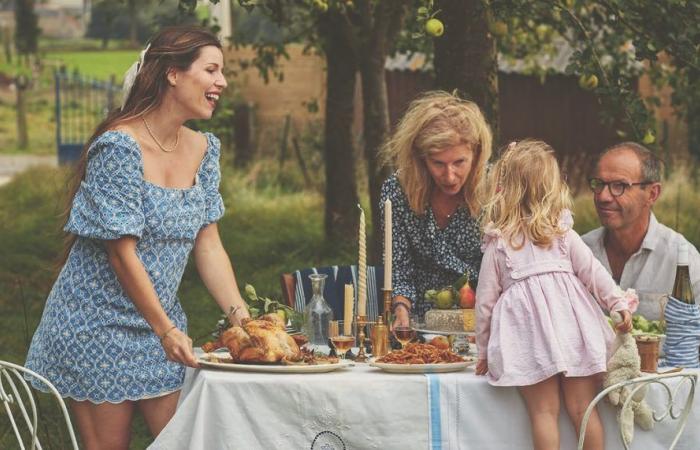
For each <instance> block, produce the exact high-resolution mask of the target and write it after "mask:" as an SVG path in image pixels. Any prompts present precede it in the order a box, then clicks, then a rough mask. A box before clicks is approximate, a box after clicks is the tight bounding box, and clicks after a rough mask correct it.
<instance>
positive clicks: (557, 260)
mask: <svg viewBox="0 0 700 450" xmlns="http://www.w3.org/2000/svg"><path fill="white" fill-rule="evenodd" d="M572 225H573V219H572V217H571V213H570V212H569V211H565V212H564V213H562V220H561V226H562V227H563V228H564V229H566V230H567V232H566V234H564V235H563V236H561V237H558V238H556V239H555V240H554V241H553V242H552V245H551V246H550V248H542V247H538V246H536V245H534V244H533V243H532V242H530V241H529V240H528V241H527V242H526V243H525V245H524V246H523V247H522V248H521V249H520V250H514V249H513V248H512V247H511V246H510V245H508V242H507V240H506V239H505V238H503V237H502V236H501V233H500V231H499V230H496V229H493V228H490V227H487V228H486V230H485V236H484V244H483V246H482V251H483V252H484V258H483V260H482V263H481V272H480V273H479V285H478V287H477V290H476V314H477V327H476V333H477V336H476V342H477V347H478V350H479V359H488V368H489V372H488V379H489V383H490V384H492V385H494V386H527V385H531V384H535V383H538V382H540V381H543V380H545V379H547V378H549V377H551V376H552V375H555V374H557V373H563V374H564V375H565V376H568V377H582V376H588V375H593V374H595V373H599V372H605V371H606V362H607V359H608V350H609V347H610V345H611V344H612V341H613V339H614V337H615V334H614V332H613V330H612V328H611V327H610V326H609V325H608V321H607V319H606V317H605V315H604V314H603V311H602V310H601V308H600V307H599V306H598V305H597V304H596V300H597V301H598V303H599V304H600V306H601V307H603V308H604V309H606V310H609V311H619V310H623V309H628V310H630V311H631V312H633V311H634V310H635V309H636V308H637V304H638V300H637V297H636V295H635V293H634V291H633V290H628V291H627V292H622V290H621V289H620V288H619V287H617V285H616V284H615V282H614V281H613V279H612V277H611V276H610V274H609V273H608V272H607V271H606V270H605V268H604V267H603V266H602V265H601V264H600V262H598V260H597V259H596V258H595V257H594V256H593V253H591V251H590V249H589V248H588V246H586V244H584V242H583V241H582V240H581V237H580V236H579V235H578V234H576V232H575V231H573V230H572V229H571V226H572ZM516 242H517V240H516ZM591 294H593V295H591ZM594 297H595V299H594Z"/></svg>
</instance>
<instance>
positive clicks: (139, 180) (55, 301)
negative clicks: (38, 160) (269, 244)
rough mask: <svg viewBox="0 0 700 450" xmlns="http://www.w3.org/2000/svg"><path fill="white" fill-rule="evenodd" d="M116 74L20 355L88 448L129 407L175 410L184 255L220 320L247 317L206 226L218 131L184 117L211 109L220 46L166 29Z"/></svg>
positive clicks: (125, 433) (148, 412)
mask: <svg viewBox="0 0 700 450" xmlns="http://www.w3.org/2000/svg"><path fill="white" fill-rule="evenodd" d="M125 79H126V81H125V93H124V104H123V105H122V107H121V108H120V109H118V110H115V111H113V112H111V113H110V115H109V116H108V117H107V119H106V120H105V121H104V122H102V123H101V124H100V125H99V126H98V127H97V130H96V132H95V134H94V135H93V136H92V138H91V139H90V140H89V142H88V144H87V145H86V151H85V152H84V154H83V156H82V158H81V161H80V162H79V164H78V167H77V171H78V172H77V174H76V179H77V180H78V181H79V182H78V183H77V185H76V188H75V189H74V191H73V196H72V197H71V202H70V212H69V217H68V220H67V223H66V226H65V231H67V232H68V233H70V236H71V239H70V242H69V245H68V253H67V259H66V262H65V265H64V266H63V268H62V270H61V272H60V274H59V276H58V279H57V280H56V283H55V284H54V286H53V288H52V290H51V293H50V294H49V297H48V299H47V302H46V306H45V309H44V313H43V316H42V320H41V323H40V324H39V327H38V329H37V330H36V333H35V335H34V338H33V339H32V344H31V347H30V349H29V355H28V356H27V362H26V366H27V367H28V368H30V369H32V370H34V371H36V372H38V373H39V374H41V375H43V376H45V377H46V378H48V379H49V380H50V381H51V382H52V383H53V384H54V385H55V386H56V388H57V389H58V391H59V392H60V393H61V395H62V396H64V397H68V398H70V399H71V407H72V410H73V414H74V417H75V419H76V421H77V425H78V428H79V431H80V434H81V437H82V440H83V444H84V445H85V447H86V448H88V449H92V448H100V449H102V448H128V445H129V437H130V423H131V419H132V416H133V413H134V411H135V409H136V408H138V409H139V410H140V411H141V412H142V414H143V415H144V418H145V420H146V423H147V425H148V426H149V428H150V430H151V432H152V434H153V435H154V436H155V435H157V434H158V433H159V432H160V430H161V429H162V428H163V427H164V426H165V425H166V423H167V422H168V421H169V419H170V417H172V415H173V413H174V411H175V406H176V404H177V400H178V395H179V390H180V388H181V386H182V382H183V378H184V369H185V366H191V367H196V366H197V362H196V360H195V357H194V353H193V349H192V340H191V339H190V338H189V337H188V336H187V319H186V317H185V314H184V312H183V310H182V307H181V305H180V301H179V299H178V297H177V290H178V286H179V283H180V280H181V278H182V274H183V271H184V269H185V265H186V263H187V260H188V257H189V254H190V253H193V254H194V259H195V262H196V266H197V269H198V271H199V273H200V276H201V277H202V279H203V281H204V284H205V285H206V287H207V289H208V290H209V292H210V293H211V294H212V296H213V297H214V299H215V300H216V302H217V303H218V304H219V305H220V307H221V308H222V310H223V311H225V312H227V313H228V312H230V311H232V313H231V315H230V316H229V317H230V319H231V321H233V322H234V323H236V322H239V321H240V320H242V319H243V318H245V317H247V316H248V312H247V309H246V307H245V303H244V301H243V299H242V298H241V295H240V293H239V291H238V287H237V285H236V280H235V277H234V273H233V269H232V267H231V263H230V260H229V258H228V256H227V254H226V252H225V250H224V248H223V246H222V244H221V240H220V238H219V232H218V228H217V225H216V222H217V221H218V220H219V219H220V218H221V217H222V215H223V213H224V205H223V201H222V198H221V195H220V194H219V181H220V170H219V157H220V145H219V141H218V139H217V138H216V137H214V136H213V135H211V134H208V133H205V134H201V133H198V132H195V131H192V130H190V129H188V128H186V127H184V126H183V124H184V123H185V121H187V120H190V119H208V118H210V117H211V115H212V113H213V111H214V108H215V107H216V103H217V101H218V99H219V96H220V95H221V92H222V90H223V89H224V88H225V87H226V80H225V79H224V75H223V54H222V51H221V44H220V43H219V41H218V39H217V38H216V36H214V35H213V34H211V33H210V32H208V31H206V30H203V29H199V28H194V27H176V28H169V29H164V30H163V31H161V32H159V33H158V34H157V35H156V36H155V37H154V38H153V40H152V41H151V44H150V45H149V46H148V47H147V48H146V50H145V51H144V52H143V53H142V55H141V58H140V61H139V62H138V63H136V64H135V65H134V66H133V67H132V69H130V71H129V72H128V73H127V75H126V77H125ZM132 83H133V84H132ZM130 84H132V85H131V86H129V85H130ZM32 382H33V383H35V385H36V386H37V387H38V388H44V386H42V385H41V384H40V383H39V382H38V381H36V380H33V381H32Z"/></svg>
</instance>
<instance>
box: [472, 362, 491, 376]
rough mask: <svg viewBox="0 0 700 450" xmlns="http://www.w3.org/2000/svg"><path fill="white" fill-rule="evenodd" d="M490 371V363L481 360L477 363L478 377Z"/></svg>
mask: <svg viewBox="0 0 700 450" xmlns="http://www.w3.org/2000/svg"><path fill="white" fill-rule="evenodd" d="M488 371H489V363H488V361H487V360H485V359H480V360H479V362H477V363H476V370H475V372H476V374H477V375H486V372H488Z"/></svg>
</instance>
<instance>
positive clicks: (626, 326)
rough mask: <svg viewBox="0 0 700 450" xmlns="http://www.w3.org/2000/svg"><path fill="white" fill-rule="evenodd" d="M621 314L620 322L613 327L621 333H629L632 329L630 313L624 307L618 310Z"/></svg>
mask: <svg viewBox="0 0 700 450" xmlns="http://www.w3.org/2000/svg"><path fill="white" fill-rule="evenodd" d="M618 313H620V315H621V316H622V322H620V323H618V324H617V326H616V327H615V329H617V331H619V332H621V333H629V332H630V331H632V314H630V312H629V311H628V310H626V309H623V310H621V311H618Z"/></svg>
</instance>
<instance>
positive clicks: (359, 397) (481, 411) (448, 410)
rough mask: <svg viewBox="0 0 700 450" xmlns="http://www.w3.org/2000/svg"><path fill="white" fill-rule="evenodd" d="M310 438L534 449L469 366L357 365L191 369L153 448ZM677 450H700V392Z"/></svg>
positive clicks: (664, 436)
mask: <svg viewBox="0 0 700 450" xmlns="http://www.w3.org/2000/svg"><path fill="white" fill-rule="evenodd" d="M661 390H662V389H661V387H660V386H655V387H653V388H652V389H651V391H650V393H649V394H648V399H649V401H650V402H651V404H652V405H657V406H659V405H661V401H662V395H661V394H662V393H661ZM600 409H601V414H602V417H603V420H604V423H605V429H606V441H607V442H606V443H607V448H608V449H618V448H623V447H622V445H621V443H620V440H619V432H618V428H617V423H616V419H615V412H614V411H613V409H612V408H611V407H610V406H609V405H607V404H606V403H602V407H601V408H600ZM559 427H560V430H561V433H562V440H561V448H562V449H573V448H576V437H575V436H574V430H573V427H572V426H571V424H570V422H569V420H568V418H567V416H565V415H564V412H563V407H562V416H561V417H560V425H559ZM673 430H675V422H674V421H665V422H662V423H660V424H657V425H656V429H655V431H654V432H644V431H641V430H640V429H639V428H637V429H636V430H635V439H634V441H633V448H638V449H645V450H653V449H662V448H667V447H668V444H669V443H670V440H671V439H670V436H671V434H672V432H673ZM314 439H317V441H319V442H320V440H322V439H329V440H330V442H336V443H339V442H340V441H342V443H344V444H345V448H347V449H421V450H426V449H431V450H432V449H479V450H482V449H483V450H486V449H508V450H511V449H530V448H532V445H531V435H530V427H529V421H528V416H527V412H526V410H525V407H524V404H523V401H522V399H521V398H520V396H519V395H518V393H517V391H516V389H515V388H501V387H499V388H495V387H491V386H490V385H489V384H488V383H487V382H486V380H485V379H484V378H483V377H477V376H475V375H474V372H473V369H471V368H470V369H467V370H466V371H463V372H458V373H452V374H440V375H399V374H388V373H384V372H381V371H379V370H378V369H374V368H371V367H368V366H367V365H364V364H358V365H356V366H355V367H351V368H348V369H344V370H341V371H337V372H333V373H326V374H264V373H247V372H227V371H215V370H189V369H188V371H187V376H186V380H185V386H184V388H183V391H182V396H181V398H180V403H179V405H178V409H177V412H176V413H175V416H174V417H173V419H172V420H171V421H170V423H169V424H168V425H167V426H166V428H165V429H164V430H163V431H162V433H161V434H160V435H159V436H158V438H157V439H156V440H155V442H154V443H153V444H152V446H151V447H150V448H152V449H168V450H172V449H192V450H195V449H207V450H209V449H246V450H247V449H265V450H270V449H309V448H312V444H313V442H314ZM314 448H317V447H314ZM319 448H320V447H319ZM327 448H343V447H342V446H340V445H339V446H337V447H327ZM677 448H678V449H688V450H690V449H693V450H697V449H700V392H699V393H698V396H696V398H695V402H694V408H693V411H692V412H691V416H690V419H689V422H688V426H687V427H686V429H685V432H684V434H683V436H682V438H681V442H680V444H679V445H678V447H677Z"/></svg>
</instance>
